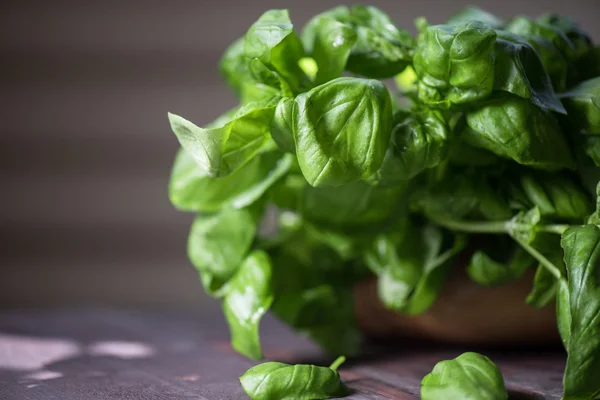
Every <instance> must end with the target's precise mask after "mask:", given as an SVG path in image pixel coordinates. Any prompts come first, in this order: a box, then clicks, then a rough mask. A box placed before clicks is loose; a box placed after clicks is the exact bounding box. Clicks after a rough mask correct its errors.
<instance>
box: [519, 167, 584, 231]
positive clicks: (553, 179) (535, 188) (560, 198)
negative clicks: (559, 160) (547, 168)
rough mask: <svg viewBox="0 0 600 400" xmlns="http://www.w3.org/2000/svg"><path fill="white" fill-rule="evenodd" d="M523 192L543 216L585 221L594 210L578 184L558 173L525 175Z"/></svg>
mask: <svg viewBox="0 0 600 400" xmlns="http://www.w3.org/2000/svg"><path fill="white" fill-rule="evenodd" d="M521 185H522V187H523V192H524V193H525V195H526V196H527V198H528V199H529V200H530V201H531V203H532V204H533V205H535V206H537V207H538V208H539V210H540V212H541V214H542V215H549V216H556V217H561V218H567V219H574V220H576V221H577V220H578V221H583V220H584V219H585V218H586V217H587V216H588V215H589V214H590V213H591V212H592V210H593V207H592V203H591V202H590V200H589V198H588V195H587V194H586V193H585V192H584V191H583V189H582V188H581V187H579V185H577V183H576V182H573V180H571V179H568V178H567V177H566V176H562V175H559V174H556V173H553V174H549V173H548V174H539V173H538V174H523V175H522V176H521Z"/></svg>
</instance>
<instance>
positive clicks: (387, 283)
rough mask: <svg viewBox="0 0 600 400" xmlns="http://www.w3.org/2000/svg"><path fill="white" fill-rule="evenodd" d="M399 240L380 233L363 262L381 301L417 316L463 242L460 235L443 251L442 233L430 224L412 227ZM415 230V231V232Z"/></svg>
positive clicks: (432, 297)
mask: <svg viewBox="0 0 600 400" xmlns="http://www.w3.org/2000/svg"><path fill="white" fill-rule="evenodd" d="M409 232H414V233H406V234H404V235H403V236H401V237H400V238H399V239H398V238H395V237H394V236H393V235H392V236H390V235H380V236H379V237H378V238H377V239H376V240H375V242H374V243H373V247H372V249H371V250H370V251H368V252H367V253H366V254H365V262H366V264H367V265H368V266H369V268H371V270H373V272H375V273H376V274H377V275H378V281H377V283H378V293H379V298H380V299H381V301H382V303H383V304H384V305H385V306H386V307H387V308H390V309H392V310H395V311H397V312H400V313H403V314H407V315H418V314H421V313H423V312H425V311H426V310H427V309H428V308H429V307H431V306H432V305H433V303H434V302H435V300H436V299H437V297H438V295H439V293H440V291H441V288H442V285H443V283H444V282H445V279H446V277H447V275H448V272H449V270H450V268H451V266H452V264H451V261H452V258H453V257H454V256H455V255H456V254H458V253H459V252H460V251H461V250H462V249H463V248H464V247H465V245H466V241H465V240H464V238H462V237H457V238H455V239H454V243H453V245H452V246H451V247H450V248H449V249H448V250H445V251H443V235H442V232H441V231H440V230H439V229H438V228H435V227H433V226H425V227H423V228H421V229H419V228H417V227H416V226H412V228H410V229H409ZM416 232H418V234H415V233H416Z"/></svg>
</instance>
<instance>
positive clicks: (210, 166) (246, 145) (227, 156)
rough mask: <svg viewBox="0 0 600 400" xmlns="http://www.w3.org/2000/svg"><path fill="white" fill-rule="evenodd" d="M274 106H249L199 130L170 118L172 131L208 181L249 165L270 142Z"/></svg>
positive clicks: (179, 120) (188, 122)
mask: <svg viewBox="0 0 600 400" xmlns="http://www.w3.org/2000/svg"><path fill="white" fill-rule="evenodd" d="M274 112H275V107H274V106H266V107H263V106H257V105H255V104H249V105H247V106H245V107H243V108H241V109H240V110H238V111H237V112H236V114H235V115H234V116H233V117H231V119H230V120H229V121H228V122H226V123H224V124H223V125H221V126H218V127H211V128H200V127H198V126H196V125H194V124H193V123H191V122H190V121H187V120H185V119H184V118H182V117H180V116H178V115H174V114H169V121H170V122H171V129H172V130H173V132H174V133H175V135H176V136H177V139H178V140H179V143H180V144H181V146H182V147H183V148H184V149H185V150H186V151H187V152H189V153H190V155H191V156H192V157H193V158H194V159H195V160H196V162H197V163H198V165H199V166H200V168H202V170H203V172H204V173H206V175H208V176H210V177H222V176H226V175H229V174H231V173H232V172H234V171H236V170H238V169H239V168H241V167H242V166H243V165H244V164H246V163H247V162H248V161H250V160H251V159H252V158H253V157H254V156H255V155H256V154H257V153H258V152H259V151H260V150H261V148H262V147H263V146H264V145H265V144H266V143H267V141H268V140H269V139H270V126H271V120H272V119H273V113H274Z"/></svg>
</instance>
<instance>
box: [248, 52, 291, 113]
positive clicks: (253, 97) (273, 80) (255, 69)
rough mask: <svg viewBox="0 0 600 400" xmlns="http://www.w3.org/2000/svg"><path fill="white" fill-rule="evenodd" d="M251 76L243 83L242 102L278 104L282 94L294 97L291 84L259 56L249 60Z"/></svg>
mask: <svg viewBox="0 0 600 400" xmlns="http://www.w3.org/2000/svg"><path fill="white" fill-rule="evenodd" d="M248 69H249V71H250V75H251V76H250V78H249V79H247V80H246V81H244V82H243V83H242V87H241V93H240V103H241V104H242V105H246V104H249V103H259V104H265V105H266V104H277V102H278V101H279V99H280V98H281V97H282V96H286V97H292V96H293V92H292V89H291V88H290V86H289V84H288V83H287V81H286V80H285V79H283V77H282V76H281V75H279V74H278V73H277V72H275V71H273V70H271V69H269V68H268V67H267V66H266V65H265V64H264V63H263V62H262V61H260V60H259V59H258V58H254V59H252V60H250V61H249V63H248Z"/></svg>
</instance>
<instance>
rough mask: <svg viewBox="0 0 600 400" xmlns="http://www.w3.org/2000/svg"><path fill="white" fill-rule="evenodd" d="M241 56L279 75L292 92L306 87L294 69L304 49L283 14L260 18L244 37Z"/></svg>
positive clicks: (277, 12)
mask: <svg viewBox="0 0 600 400" xmlns="http://www.w3.org/2000/svg"><path fill="white" fill-rule="evenodd" d="M244 53H245V55H246V56H247V57H249V58H258V59H259V60H260V61H262V62H263V63H264V64H265V65H267V66H269V67H270V68H272V69H273V70H275V71H276V72H278V73H279V74H281V76H283V77H284V78H285V79H286V81H288V82H289V84H290V85H291V87H292V88H293V89H294V90H295V91H301V90H302V88H303V87H305V86H306V85H308V78H307V77H306V75H305V74H304V72H303V71H302V69H301V68H300V66H299V65H298V61H299V60H300V59H301V58H302V57H304V49H303V47H302V43H301V42H300V39H299V38H298V36H296V33H295V32H294V27H293V25H292V22H291V20H290V17H289V13H288V11H287V10H269V11H267V12H265V13H264V14H263V15H261V17H260V18H259V19H258V20H257V21H256V22H255V23H254V24H253V25H252V26H251V27H250V29H249V30H248V32H247V33H246V36H245V38H244Z"/></svg>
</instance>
